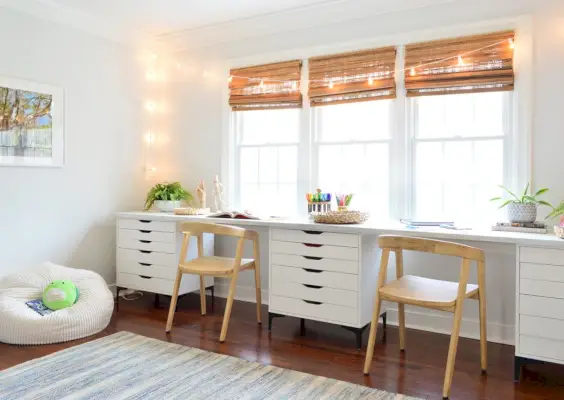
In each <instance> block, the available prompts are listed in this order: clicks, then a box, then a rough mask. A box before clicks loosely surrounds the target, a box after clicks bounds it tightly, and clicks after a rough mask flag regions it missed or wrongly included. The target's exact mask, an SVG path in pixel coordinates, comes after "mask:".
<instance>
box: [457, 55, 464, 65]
mask: <svg viewBox="0 0 564 400" xmlns="http://www.w3.org/2000/svg"><path fill="white" fill-rule="evenodd" d="M458 65H460V66H462V65H464V59H463V58H462V56H458Z"/></svg>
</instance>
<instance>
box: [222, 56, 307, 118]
mask: <svg viewBox="0 0 564 400" xmlns="http://www.w3.org/2000/svg"><path fill="white" fill-rule="evenodd" d="M301 71H302V62H301V61H300V60H295V61H286V62H278V63H273V64H265V65H257V66H254V67H246V68H236V69H232V70H231V71H230V74H231V77H230V80H229V105H230V106H231V108H232V109H233V111H243V110H265V109H269V110H270V109H277V108H300V107H301V106H302V94H301V92H300V78H301Z"/></svg>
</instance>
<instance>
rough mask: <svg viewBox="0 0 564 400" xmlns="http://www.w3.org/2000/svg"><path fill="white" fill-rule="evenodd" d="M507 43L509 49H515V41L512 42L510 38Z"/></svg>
mask: <svg viewBox="0 0 564 400" xmlns="http://www.w3.org/2000/svg"><path fill="white" fill-rule="evenodd" d="M508 41H509V48H510V49H514V48H515V41H514V40H513V38H510V39H509V40H508Z"/></svg>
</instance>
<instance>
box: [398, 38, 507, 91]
mask: <svg viewBox="0 0 564 400" xmlns="http://www.w3.org/2000/svg"><path fill="white" fill-rule="evenodd" d="M514 37H515V33H514V32H513V31H506V32H497V33H489V34H485V35H476V36H466V37H460V38H456V39H448V40H436V41H432V42H423V43H415V44H410V45H407V46H406V49H405V67H406V68H405V88H406V91H407V96H408V97H415V96H427V95H440V94H455V93H474V92H493V91H504V90H513V83H514V72H513V40H514Z"/></svg>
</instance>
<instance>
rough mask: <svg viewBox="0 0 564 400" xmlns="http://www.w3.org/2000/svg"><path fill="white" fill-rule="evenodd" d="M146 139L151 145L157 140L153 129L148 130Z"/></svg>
mask: <svg viewBox="0 0 564 400" xmlns="http://www.w3.org/2000/svg"><path fill="white" fill-rule="evenodd" d="M145 141H146V142H147V144H148V145H149V146H151V145H152V144H153V142H154V141H155V135H154V134H153V131H149V132H147V135H145Z"/></svg>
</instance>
